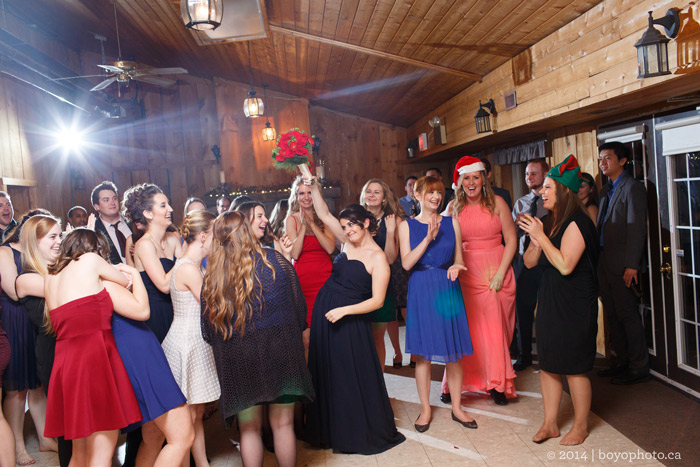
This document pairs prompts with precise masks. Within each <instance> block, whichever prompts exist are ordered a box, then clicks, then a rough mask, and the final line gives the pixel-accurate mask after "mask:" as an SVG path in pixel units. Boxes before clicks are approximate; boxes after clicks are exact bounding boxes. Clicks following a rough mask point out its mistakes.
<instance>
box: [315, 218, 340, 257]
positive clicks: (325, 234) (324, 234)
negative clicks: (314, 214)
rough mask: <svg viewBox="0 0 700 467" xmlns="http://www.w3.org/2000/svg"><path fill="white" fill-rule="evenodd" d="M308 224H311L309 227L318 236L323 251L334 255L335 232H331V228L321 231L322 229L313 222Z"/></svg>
mask: <svg viewBox="0 0 700 467" xmlns="http://www.w3.org/2000/svg"><path fill="white" fill-rule="evenodd" d="M331 217H333V216H331ZM333 219H334V220H335V217H333ZM307 224H309V227H311V231H312V232H313V233H314V235H315V236H316V239H317V240H318V243H320V244H321V248H323V250H324V251H325V252H326V253H328V254H329V255H330V254H331V253H333V250H335V236H334V235H333V232H331V230H330V228H328V229H324V230H321V228H320V227H319V226H317V225H316V223H315V222H314V221H313V220H311V221H308V222H307ZM338 225H340V224H338Z"/></svg>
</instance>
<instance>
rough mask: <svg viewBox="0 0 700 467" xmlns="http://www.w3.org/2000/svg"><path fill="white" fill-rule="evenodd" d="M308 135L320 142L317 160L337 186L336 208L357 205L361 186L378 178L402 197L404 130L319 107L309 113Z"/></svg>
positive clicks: (404, 150) (404, 151) (312, 108)
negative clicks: (316, 137)
mask: <svg viewBox="0 0 700 467" xmlns="http://www.w3.org/2000/svg"><path fill="white" fill-rule="evenodd" d="M309 117H310V120H311V128H312V133H313V134H314V135H316V136H319V137H320V138H321V141H322V142H321V148H320V157H321V158H322V159H323V161H324V163H325V170H326V178H328V179H330V180H333V181H338V182H340V186H341V196H340V199H339V200H337V202H336V205H337V206H338V207H339V208H343V207H345V206H347V205H348V204H351V203H357V202H358V201H359V197H360V191H361V190H362V187H363V185H364V184H365V183H366V182H367V180H368V179H370V178H381V179H382V180H384V181H385V182H387V183H388V184H389V186H390V187H391V189H392V190H393V191H394V194H396V195H397V196H398V197H401V196H404V195H405V192H404V190H403V179H404V164H403V162H404V159H405V154H406V130H405V129H404V128H400V127H394V126H391V125H387V124H384V123H380V122H375V121H372V120H367V119H364V118H360V117H355V116H352V115H347V114H342V113H339V112H335V111H332V110H328V109H324V108H323V107H316V106H311V107H310V110H309Z"/></svg>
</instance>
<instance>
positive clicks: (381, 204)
mask: <svg viewBox="0 0 700 467" xmlns="http://www.w3.org/2000/svg"><path fill="white" fill-rule="evenodd" d="M360 204H361V205H362V207H364V208H365V209H367V211H369V212H370V213H372V215H373V216H374V218H375V219H377V233H376V234H375V235H374V241H375V243H376V244H377V245H378V246H379V248H381V249H382V250H384V253H385V254H386V259H387V261H388V262H389V266H391V265H392V264H394V262H395V261H396V258H397V257H398V256H399V246H398V226H399V224H400V223H401V214H400V211H399V209H400V207H399V203H398V199H397V198H396V196H394V193H393V192H392V191H391V188H389V185H387V184H386V182H385V181H383V180H380V179H378V178H370V179H369V180H367V183H365V186H364V187H362V192H361V193H360ZM390 323H396V298H395V295H394V286H393V284H392V282H391V280H390V281H389V285H388V287H387V292H386V298H385V299H384V304H383V305H382V307H381V308H380V309H378V310H376V311H373V312H372V335H373V337H374V344H375V345H376V347H377V356H378V357H379V364H380V365H381V367H382V369H383V368H384V362H385V360H386V347H385V344H384V334H385V332H386V330H387V326H388V325H389V324H390ZM396 331H397V335H396V337H397V339H396V342H395V343H394V341H393V340H392V343H394V345H395V346H396V345H398V328H396ZM397 350H398V351H397ZM394 355H395V356H397V357H399V362H401V359H400V357H401V347H398V349H397V348H395V349H394Z"/></svg>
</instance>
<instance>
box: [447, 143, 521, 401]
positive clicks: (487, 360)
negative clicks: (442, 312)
mask: <svg viewBox="0 0 700 467" xmlns="http://www.w3.org/2000/svg"><path fill="white" fill-rule="evenodd" d="M453 187H454V189H455V200H454V201H453V203H452V205H451V208H452V213H453V216H454V217H456V218H457V219H458V220H459V225H460V227H461V230H462V257H463V258H464V265H465V266H466V267H467V270H466V271H462V273H461V274H460V275H459V282H460V284H461V286H462V294H463V295H464V306H465V308H466V310H467V319H468V320H469V329H470V331H471V339H472V345H473V347H474V354H473V355H470V356H468V357H465V358H464V359H463V360H462V365H463V366H464V376H463V378H464V379H463V384H462V390H464V391H487V392H489V394H491V397H493V399H494V401H495V402H496V404H498V405H506V404H507V403H508V401H507V398H514V397H516V394H515V385H514V384H513V378H515V371H514V370H513V365H512V363H511V361H510V352H509V350H508V348H509V347H510V342H511V340H512V338H513V328H514V327H515V278H514V276H513V268H512V267H511V262H512V261H513V256H514V255H515V249H516V242H517V240H516V235H515V224H514V223H513V218H512V217H511V213H510V210H509V209H508V205H507V204H506V202H505V201H504V200H503V198H501V197H500V196H497V195H494V193H493V191H492V189H491V186H490V184H489V183H488V182H487V178H486V172H485V171H484V165H483V163H482V162H481V161H480V160H479V159H477V158H476V157H471V156H464V157H462V158H461V159H460V160H459V162H457V166H456V167H455V172H454V185H453ZM504 241H505V246H504V244H503V243H504ZM447 389H448V388H447V381H446V378H444V377H443V381H442V392H443V394H445V393H447V392H448V391H447ZM443 400H444V397H443Z"/></svg>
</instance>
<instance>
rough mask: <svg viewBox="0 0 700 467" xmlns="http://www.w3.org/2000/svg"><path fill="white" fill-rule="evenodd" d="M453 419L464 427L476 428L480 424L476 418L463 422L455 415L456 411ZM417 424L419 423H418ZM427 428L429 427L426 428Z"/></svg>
mask: <svg viewBox="0 0 700 467" xmlns="http://www.w3.org/2000/svg"><path fill="white" fill-rule="evenodd" d="M452 420H454V421H455V422H457V423H459V424H460V425H462V426H463V427H464V428H471V429H472V430H476V429H477V428H478V425H477V424H476V420H472V421H471V422H463V421H462V420H460V419H459V418H457V417H456V416H455V413H454V412H452ZM416 426H417V425H416ZM426 429H427V428H426Z"/></svg>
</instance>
